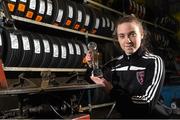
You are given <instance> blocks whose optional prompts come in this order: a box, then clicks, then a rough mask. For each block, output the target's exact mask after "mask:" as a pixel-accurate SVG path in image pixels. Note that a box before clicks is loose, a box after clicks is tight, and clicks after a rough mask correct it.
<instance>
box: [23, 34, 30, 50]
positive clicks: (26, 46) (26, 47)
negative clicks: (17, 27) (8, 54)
mask: <svg viewBox="0 0 180 120" xmlns="http://www.w3.org/2000/svg"><path fill="white" fill-rule="evenodd" d="M22 42H23V49H24V50H30V44H29V38H28V37H27V36H22Z"/></svg>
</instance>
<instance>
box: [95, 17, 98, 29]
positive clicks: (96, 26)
mask: <svg viewBox="0 0 180 120" xmlns="http://www.w3.org/2000/svg"><path fill="white" fill-rule="evenodd" d="M95 28H96V29H98V28H99V18H96V25H95Z"/></svg>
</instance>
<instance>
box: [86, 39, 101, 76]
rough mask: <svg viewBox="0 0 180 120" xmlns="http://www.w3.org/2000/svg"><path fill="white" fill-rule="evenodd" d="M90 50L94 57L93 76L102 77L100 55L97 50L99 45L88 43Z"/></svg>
mask: <svg viewBox="0 0 180 120" xmlns="http://www.w3.org/2000/svg"><path fill="white" fill-rule="evenodd" d="M88 49H89V52H90V53H91V55H92V61H91V63H90V65H91V66H92V68H93V70H92V72H91V75H92V76H96V77H102V76H103V72H102V70H101V69H100V68H99V59H98V56H99V53H98V50H97V44H96V43H95V42H90V43H88Z"/></svg>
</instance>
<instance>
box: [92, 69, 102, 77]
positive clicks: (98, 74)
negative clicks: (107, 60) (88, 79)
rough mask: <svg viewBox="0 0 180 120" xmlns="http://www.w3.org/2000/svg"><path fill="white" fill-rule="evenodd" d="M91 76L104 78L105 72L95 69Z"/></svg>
mask: <svg viewBox="0 0 180 120" xmlns="http://www.w3.org/2000/svg"><path fill="white" fill-rule="evenodd" d="M91 75H92V76H95V77H102V76H103V72H102V70H101V69H94V70H92V72H91Z"/></svg>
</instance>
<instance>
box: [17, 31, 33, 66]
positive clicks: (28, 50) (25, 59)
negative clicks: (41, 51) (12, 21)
mask: <svg viewBox="0 0 180 120" xmlns="http://www.w3.org/2000/svg"><path fill="white" fill-rule="evenodd" d="M20 33H21V35H20V37H19V38H20V41H21V43H22V49H21V60H20V62H19V64H18V66H19V67H29V65H30V62H31V58H32V54H33V46H32V44H31V41H32V38H31V37H30V35H29V34H30V33H29V32H25V31H21V32H20Z"/></svg>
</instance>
